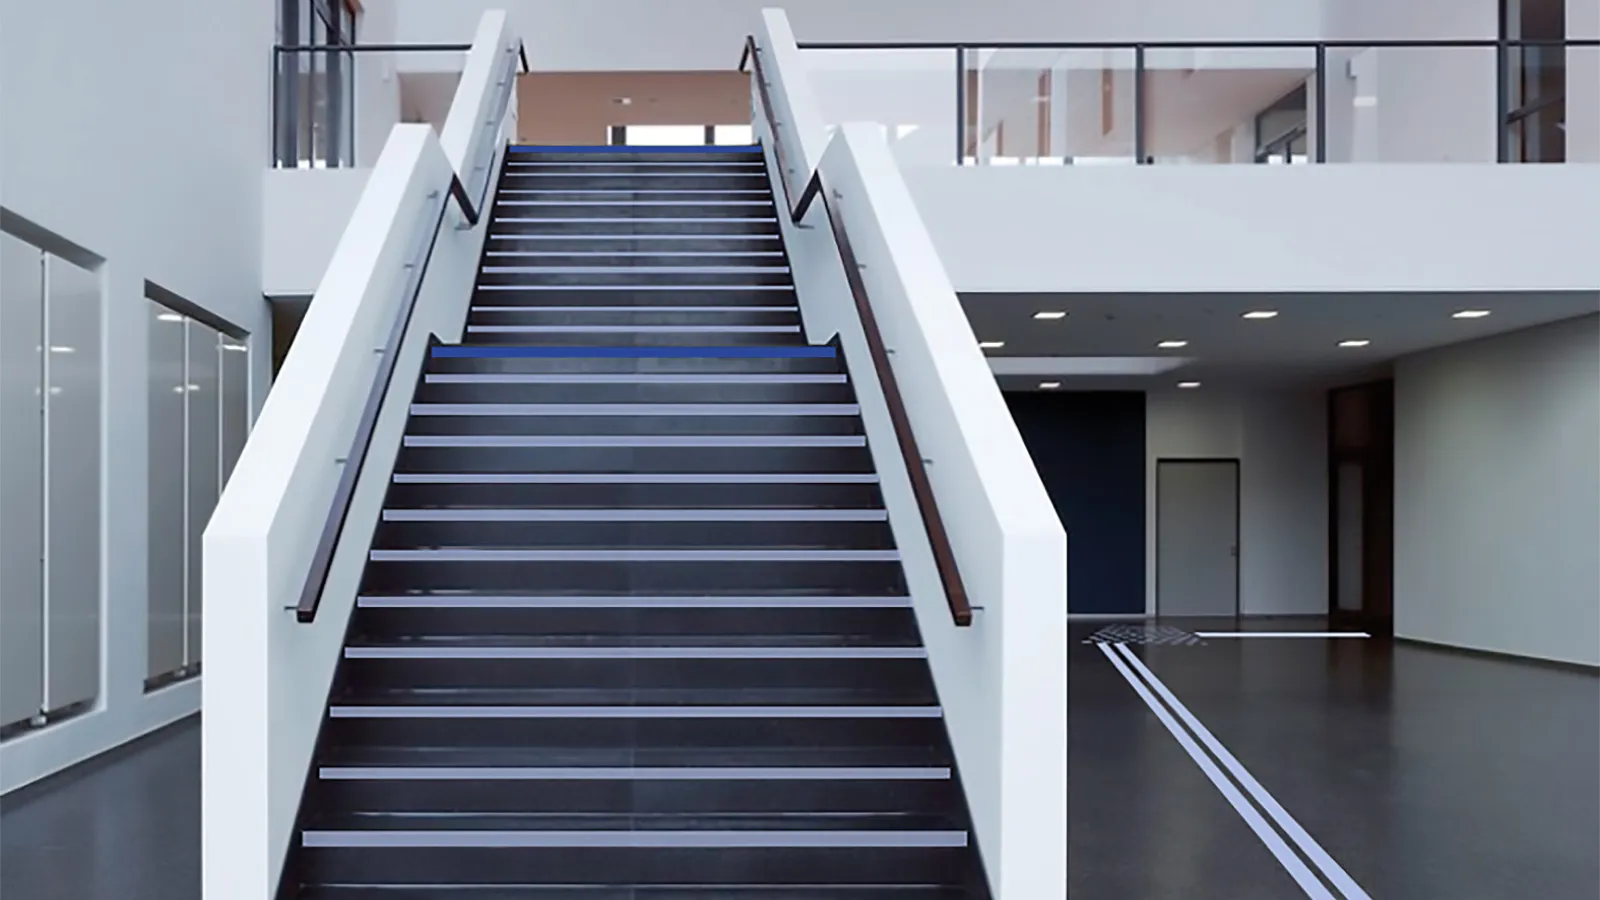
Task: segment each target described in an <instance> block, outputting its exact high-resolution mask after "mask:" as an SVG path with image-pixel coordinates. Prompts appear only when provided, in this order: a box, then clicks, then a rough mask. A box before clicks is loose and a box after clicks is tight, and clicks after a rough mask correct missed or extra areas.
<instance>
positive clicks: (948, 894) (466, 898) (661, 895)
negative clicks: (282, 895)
mask: <svg viewBox="0 0 1600 900" xmlns="http://www.w3.org/2000/svg"><path fill="white" fill-rule="evenodd" d="M968 896H969V894H968V893H967V892H966V891H965V890H963V889H962V888H958V887H946V886H942V885H924V884H915V883H911V884H885V885H835V884H828V885H804V886H802V885H785V884H687V885H672V886H659V887H650V886H644V885H640V886H633V885H628V886H625V887H616V886H611V885H569V884H518V885H510V886H506V885H496V886H493V887H487V886H481V885H471V886H465V885H439V884H422V885H405V886H387V885H386V886H384V887H381V888H380V887H371V886H361V885H337V886H334V885H329V886H317V887H308V888H306V889H304V890H302V891H301V892H300V893H299V895H298V898H299V900H959V898H964V897H968Z"/></svg>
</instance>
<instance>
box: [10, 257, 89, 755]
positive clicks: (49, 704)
mask: <svg viewBox="0 0 1600 900" xmlns="http://www.w3.org/2000/svg"><path fill="white" fill-rule="evenodd" d="M101 310H102V304H101V281H100V274H99V272H98V271H94V270H91V269H87V268H83V267H81V266H79V265H77V264H75V263H73V262H70V261H68V260H66V259H63V258H61V257H58V256H56V255H54V254H52V253H49V252H47V251H45V250H42V249H40V248H39V247H37V246H35V245H34V244H32V243H29V242H27V241H25V240H23V239H21V238H19V237H17V236H15V235H12V234H9V233H5V232H0V571H3V573H4V575H3V577H0V737H5V736H10V735H12V734H15V733H17V732H18V731H21V730H26V729H28V728H31V727H37V726H40V725H44V724H47V723H48V722H51V721H55V720H57V719H60V718H64V717H66V716H69V715H72V714H75V713H77V712H81V711H83V710H85V709H88V708H90V707H92V706H93V704H94V701H95V699H96V696H97V695H98V693H99V687H100V630H101V619H100V587H101V585H100V580H101V574H100V573H101V565H100V522H101V504H100V445H101V433H100V428H101V417H100V390H101V389H100V381H101V346H102V345H101V339H100V322H101Z"/></svg>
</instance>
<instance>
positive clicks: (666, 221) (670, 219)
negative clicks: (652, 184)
mask: <svg viewBox="0 0 1600 900" xmlns="http://www.w3.org/2000/svg"><path fill="white" fill-rule="evenodd" d="M777 221H778V218H777V216H622V217H613V218H602V217H598V216H579V217H577V218H569V217H559V218H558V217H555V216H551V217H550V218H531V219H530V218H526V217H521V216H495V217H494V221H493V223H491V227H492V226H493V225H499V224H502V223H514V224H517V225H573V224H587V225H632V224H639V223H641V222H644V223H650V224H655V225H683V224H687V223H690V222H746V223H747V222H777ZM630 233H633V234H637V233H638V232H630ZM646 234H647V233H646Z"/></svg>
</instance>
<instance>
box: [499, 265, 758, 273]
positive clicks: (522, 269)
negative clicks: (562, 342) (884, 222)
mask: <svg viewBox="0 0 1600 900" xmlns="http://www.w3.org/2000/svg"><path fill="white" fill-rule="evenodd" d="M478 271H480V272H482V273H483V274H485V275H787V274H789V267H788V266H785V265H754V266H629V265H616V266H487V265H486V266H483V267H482V268H480V269H479V270H478Z"/></svg>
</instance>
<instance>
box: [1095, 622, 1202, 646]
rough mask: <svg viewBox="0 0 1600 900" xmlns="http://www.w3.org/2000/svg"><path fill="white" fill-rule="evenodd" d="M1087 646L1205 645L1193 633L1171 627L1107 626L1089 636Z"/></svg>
mask: <svg viewBox="0 0 1600 900" xmlns="http://www.w3.org/2000/svg"><path fill="white" fill-rule="evenodd" d="M1083 642H1084V643H1085V644H1163V645H1168V646H1178V647H1194V646H1199V645H1201V644H1204V643H1205V641H1203V640H1201V639H1200V638H1199V637H1198V636H1196V635H1195V633H1194V632H1192V631H1184V630H1183V629H1182V628H1173V627H1172V626H1171V625H1127V624H1120V625H1107V626H1105V627H1104V628H1101V629H1100V630H1099V631H1096V632H1095V633H1094V634H1091V635H1089V637H1087V638H1085V639H1084V641H1083Z"/></svg>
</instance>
